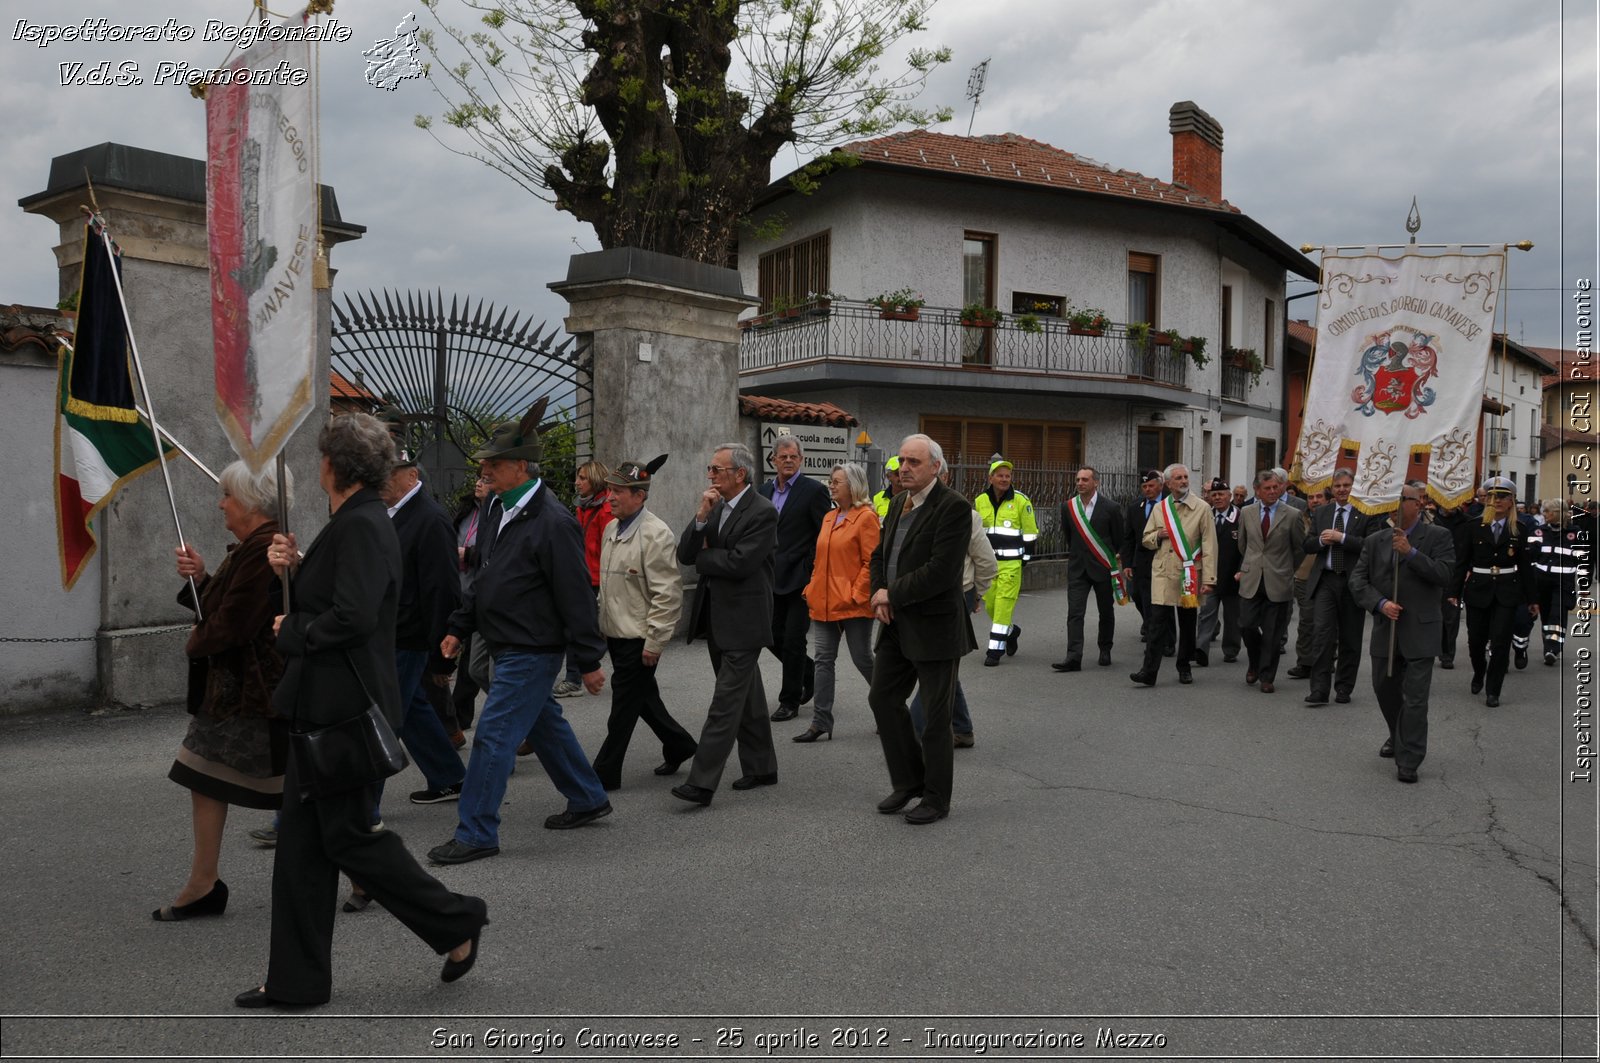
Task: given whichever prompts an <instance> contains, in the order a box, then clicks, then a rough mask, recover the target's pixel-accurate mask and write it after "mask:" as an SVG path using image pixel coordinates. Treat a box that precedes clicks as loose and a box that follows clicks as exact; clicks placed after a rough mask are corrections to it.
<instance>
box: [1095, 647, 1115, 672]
mask: <svg viewBox="0 0 1600 1063" xmlns="http://www.w3.org/2000/svg"><path fill="white" fill-rule="evenodd" d="M1096 663H1097V664H1099V665H1100V667H1101V668H1110V667H1111V651H1110V650H1101V651H1100V660H1099V661H1097V662H1096Z"/></svg>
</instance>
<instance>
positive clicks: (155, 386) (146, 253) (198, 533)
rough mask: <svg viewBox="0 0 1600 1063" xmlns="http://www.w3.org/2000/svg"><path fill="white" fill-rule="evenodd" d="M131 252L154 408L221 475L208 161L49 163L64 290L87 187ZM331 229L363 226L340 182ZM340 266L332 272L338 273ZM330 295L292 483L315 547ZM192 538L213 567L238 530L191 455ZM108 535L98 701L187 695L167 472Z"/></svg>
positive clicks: (180, 474) (141, 485) (188, 616)
mask: <svg viewBox="0 0 1600 1063" xmlns="http://www.w3.org/2000/svg"><path fill="white" fill-rule="evenodd" d="M85 174H87V177H88V181H89V182H92V183H93V187H94V195H95V197H96V200H97V201H98V203H99V205H100V213H101V215H102V216H103V217H104V218H105V219H106V224H107V225H108V226H109V227H110V229H111V233H112V236H113V238H114V239H115V240H116V242H117V244H118V246H119V247H121V248H122V286H123V293H124V297H125V299H126V302H127V307H128V316H129V320H130V321H131V323H132V331H133V339H134V341H135V343H136V344H137V345H138V349H139V354H140V358H141V361H142V362H143V364H144V372H145V377H146V380H147V382H148V383H149V385H150V391H151V398H152V400H153V403H154V406H155V414H156V417H157V419H158V420H159V421H160V423H161V425H162V427H163V428H165V429H166V430H167V431H168V432H169V433H171V435H172V436H173V438H175V439H176V440H178V441H179V442H180V443H182V444H183V445H184V446H186V447H187V448H189V450H190V451H192V452H193V453H194V454H195V455H196V456H197V457H198V458H199V459H200V460H201V461H203V462H204V463H205V464H206V465H207V466H209V467H210V469H211V470H212V471H213V472H221V471H222V469H223V467H224V466H226V465H227V464H228V463H229V462H231V461H233V460H234V454H233V451H232V449H231V448H230V447H229V445H228V440H227V437H226V436H225V435H224V434H223V431H222V428H221V427H220V426H219V425H218V423H217V416H216V412H215V405H214V401H213V400H214V398H215V392H216V386H215V375H214V371H213V362H212V349H211V292H210V266H209V259H208V256H207V245H206V207H205V163H204V162H203V161H201V160H199V159H188V158H183V157H181V156H177V155H167V154H164V153H162V152H156V151H148V150H146V149H143V148H133V147H127V146H124V145H120V144H100V145H97V146H95V147H92V148H84V149H81V150H79V151H75V152H73V153H71V154H69V155H62V156H58V157H57V158H55V159H54V160H52V162H51V166H50V182H49V186H48V187H47V188H46V189H45V190H44V191H43V192H39V193H37V194H35V195H32V196H29V197H27V198H25V199H23V200H22V201H21V202H20V205H21V206H22V208H23V209H24V210H26V211H28V212H29V213H33V214H42V215H44V216H46V217H48V218H50V219H51V220H52V221H54V222H56V223H57V224H58V225H59V226H60V228H61V241H60V243H59V244H58V245H57V246H56V248H55V252H56V264H57V266H58V267H59V269H60V271H61V291H62V293H63V294H66V293H70V292H74V291H76V290H77V288H78V282H79V271H80V267H81V264H82V251H83V222H84V215H83V214H82V213H81V212H80V210H79V207H80V205H86V204H88V202H89V187H88V183H86V181H85ZM322 197H323V199H322V219H323V237H324V241H325V243H326V244H327V245H328V246H329V247H330V248H331V247H332V245H333V244H335V243H340V242H342V241H345V240H353V239H358V238H359V237H360V235H361V233H362V232H365V229H364V228H363V227H361V226H358V225H351V224H349V223H346V222H344V221H343V220H342V219H341V218H340V216H339V209H338V203H337V201H336V200H335V199H334V197H333V190H332V189H330V188H327V187H326V186H324V188H323V189H322ZM330 272H331V271H330ZM330 295H331V293H330V292H328V291H323V292H320V293H319V296H320V298H319V301H318V311H317V315H318V322H317V348H318V358H317V365H316V377H315V380H314V382H313V388H314V389H315V390H314V394H316V395H318V396H321V397H322V399H323V401H322V402H321V403H319V405H318V408H317V409H315V410H313V411H312V413H311V414H310V415H309V416H308V417H307V418H306V420H305V421H304V422H303V423H302V424H301V426H300V428H299V430H298V431H296V432H295V434H294V435H293V436H292V437H291V438H290V440H289V444H288V447H287V450H286V456H287V460H288V464H289V468H290V471H291V473H292V475H293V477H294V483H295V488H296V490H295V498H296V501H295V504H294V505H293V506H292V508H291V511H290V518H289V519H290V525H291V528H292V529H293V530H294V531H295V532H296V533H297V535H298V536H299V537H300V540H301V542H302V543H305V542H309V541H310V539H311V538H312V536H314V535H315V533H316V531H317V530H318V529H320V528H321V527H322V525H323V524H324V523H325V522H326V520H327V507H326V505H325V502H326V499H325V498H324V497H323V495H322V492H321V490H320V489H319V488H318V486H317V458H316V447H315V443H316V437H317V433H318V432H319V431H321V429H322V425H323V424H324V423H325V421H326V419H327V409H328V407H327V402H326V397H327V394H328V344H329V340H328V335H329V327H330V322H331V305H332V304H331V299H330ZM168 467H169V469H170V472H171V477H172V484H173V491H174V497H175V498H176V500H177V507H178V516H179V518H180V519H181V521H182V522H183V532H184V537H185V538H186V539H187V540H188V541H189V542H191V543H193V544H194V546H195V548H196V549H197V550H199V551H200V554H201V556H202V557H204V558H205V561H206V567H207V568H208V569H211V570H213V571H214V570H215V569H216V566H217V565H218V564H220V563H221V562H222V559H223V556H224V554H225V552H226V548H227V546H228V544H229V543H231V542H232V541H233V537H232V536H231V535H229V534H228V532H227V529H226V528H224V527H223V524H222V519H221V514H220V513H219V512H218V510H217V501H218V498H219V497H220V496H219V494H218V490H217V487H216V485H215V484H214V483H213V482H212V481H211V480H210V478H209V477H207V476H206V475H205V474H204V473H202V472H200V471H199V470H198V469H197V468H195V467H194V466H193V465H192V464H190V463H189V462H188V461H187V460H185V459H183V458H177V459H175V460H174V461H172V462H170V463H169V466H168ZM96 531H97V533H98V535H99V539H100V552H99V558H98V560H99V565H100V570H101V608H100V633H99V634H100V639H99V650H98V653H97V665H98V672H99V682H100V696H101V698H102V699H103V700H105V701H109V702H113V703H120V704H124V705H137V704H159V703H163V702H170V701H175V700H182V698H183V697H184V690H185V682H186V669H185V667H184V666H183V661H184V656H183V643H184V640H185V638H186V637H187V632H186V631H184V630H176V631H168V632H159V633H155V634H151V633H149V632H151V630H152V629H160V628H163V627H167V626H169V625H173V624H182V623H184V622H185V621H186V620H191V621H192V618H193V614H192V613H189V612H188V611H187V610H185V609H183V608H181V607H180V606H179V605H178V604H177V602H176V600H175V596H176V594H177V592H178V589H179V587H180V586H181V584H180V581H179V579H178V577H177V574H176V571H175V568H174V558H173V550H174V548H175V547H176V545H177V537H176V533H175V531H174V529H173V523H172V507H171V505H170V504H169V503H168V501H167V495H166V488H165V486H164V484H163V482H162V477H161V474H160V472H159V471H152V472H150V473H147V474H146V475H144V476H141V477H140V478H138V479H137V480H135V481H133V482H132V483H131V484H129V485H128V486H127V487H125V488H123V490H122V491H121V492H120V493H119V494H118V495H117V498H116V500H115V501H113V502H112V503H111V504H110V505H109V506H107V507H106V508H105V510H103V511H102V514H101V516H100V518H99V524H98V527H97V528H96Z"/></svg>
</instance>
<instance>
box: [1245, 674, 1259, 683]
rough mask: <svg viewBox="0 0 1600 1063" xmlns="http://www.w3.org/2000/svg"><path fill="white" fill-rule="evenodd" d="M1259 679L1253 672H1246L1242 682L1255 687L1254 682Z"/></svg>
mask: <svg viewBox="0 0 1600 1063" xmlns="http://www.w3.org/2000/svg"><path fill="white" fill-rule="evenodd" d="M1259 678H1260V677H1259V676H1258V675H1256V673H1254V672H1246V673H1245V674H1244V681H1245V683H1246V684H1247V685H1249V686H1255V685H1256V680H1257V679H1259Z"/></svg>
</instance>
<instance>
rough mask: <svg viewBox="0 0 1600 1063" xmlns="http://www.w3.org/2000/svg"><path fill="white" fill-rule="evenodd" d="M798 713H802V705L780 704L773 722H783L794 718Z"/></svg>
mask: <svg viewBox="0 0 1600 1063" xmlns="http://www.w3.org/2000/svg"><path fill="white" fill-rule="evenodd" d="M798 715H800V706H798V705H782V704H780V705H779V706H778V708H777V711H776V712H774V713H773V714H772V722H773V723H782V722H783V721H784V720H792V719H794V718H795V717H796V716H798Z"/></svg>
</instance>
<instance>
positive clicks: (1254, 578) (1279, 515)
mask: <svg viewBox="0 0 1600 1063" xmlns="http://www.w3.org/2000/svg"><path fill="white" fill-rule="evenodd" d="M1287 486H1288V482H1287V480H1285V478H1284V477H1283V476H1282V475H1281V474H1280V473H1279V472H1278V471H1277V470H1276V469H1263V470H1261V471H1260V472H1258V473H1256V501H1255V502H1253V503H1251V504H1250V505H1248V506H1245V507H1244V509H1242V510H1240V511H1239V553H1240V555H1241V559H1240V562H1239V598H1240V602H1241V605H1240V607H1239V625H1240V627H1241V628H1242V629H1243V630H1242V632H1241V633H1242V635H1243V637H1244V648H1245V652H1246V653H1247V654H1248V655H1249V664H1248V665H1247V666H1246V671H1245V676H1244V681H1245V682H1246V683H1249V684H1254V683H1255V682H1256V680H1258V679H1259V680H1260V681H1261V692H1262V693H1263V694H1271V693H1273V692H1274V691H1276V690H1277V687H1276V686H1275V685H1274V683H1275V682H1276V680H1277V678H1278V653H1279V650H1278V639H1279V633H1280V632H1281V631H1282V630H1283V629H1284V623H1285V621H1284V618H1285V616H1286V615H1287V614H1288V610H1289V604H1290V603H1291V602H1293V601H1294V570H1295V566H1296V565H1298V564H1299V563H1300V556H1301V553H1302V551H1303V547H1304V545H1305V535H1306V515H1305V512H1304V511H1302V510H1300V509H1297V508H1296V507H1294V506H1291V505H1289V504H1287V503H1286V502H1284V501H1283V491H1284V488H1285V487H1287Z"/></svg>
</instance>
